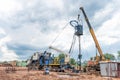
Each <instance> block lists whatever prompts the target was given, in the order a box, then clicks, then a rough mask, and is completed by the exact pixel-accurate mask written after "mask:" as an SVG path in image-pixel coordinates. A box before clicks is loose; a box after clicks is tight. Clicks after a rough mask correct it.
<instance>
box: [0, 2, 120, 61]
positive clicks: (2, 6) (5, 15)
mask: <svg viewBox="0 0 120 80" xmlns="http://www.w3.org/2000/svg"><path fill="white" fill-rule="evenodd" d="M80 6H83V7H84V9H85V11H86V14H87V16H88V17H89V20H90V23H91V25H92V27H93V29H94V31H95V34H96V36H97V39H98V41H99V43H100V46H101V48H102V51H103V53H113V54H114V55H117V51H119V50H120V36H119V35H120V27H119V26H120V20H119V19H120V9H119V8H120V0H102V1H101V0H0V61H4V60H24V59H27V58H29V57H30V56H31V55H32V54H33V53H34V52H36V51H41V52H43V51H44V50H46V49H47V48H48V46H50V45H52V46H54V47H56V48H59V49H61V50H63V51H66V52H67V51H68V50H69V48H70V45H71V41H72V36H73V34H74V28H73V27H71V26H70V25H69V21H71V20H74V19H77V15H78V14H80V15H81V17H80V18H81V20H82V22H83V26H84V35H83V36H82V37H81V48H82V55H83V57H82V59H83V60H86V59H89V57H91V56H93V55H95V53H96V49H95V44H94V41H93V39H92V37H91V35H90V33H89V30H88V27H87V25H86V23H85V20H84V18H83V15H82V13H81V12H80V10H79V8H80ZM65 26H66V28H65V29H64V30H63V28H64V27H65ZM59 34H60V35H59ZM58 35H59V37H58V38H57V39H56V41H55V42H54V43H53V44H51V43H52V41H53V40H54V39H55V38H56V36H58ZM77 46H78V41H76V44H75V48H74V51H73V53H72V54H71V56H72V57H73V56H74V57H76V56H77V54H78V53H77V52H78V47H77Z"/></svg>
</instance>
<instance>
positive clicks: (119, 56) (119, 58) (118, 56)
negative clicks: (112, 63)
mask: <svg viewBox="0 0 120 80" xmlns="http://www.w3.org/2000/svg"><path fill="white" fill-rule="evenodd" d="M117 53H118V55H117V58H118V60H120V51H118V52H117Z"/></svg>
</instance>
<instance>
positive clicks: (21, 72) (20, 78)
mask: <svg viewBox="0 0 120 80" xmlns="http://www.w3.org/2000/svg"><path fill="white" fill-rule="evenodd" d="M6 69H7V68H6V67H0V80H120V78H109V77H101V76H96V75H87V74H82V73H78V74H69V75H68V74H64V73H57V72H50V74H49V75H44V74H43V73H44V71H27V68H25V67H24V68H22V67H15V70H16V71H9V72H6Z"/></svg>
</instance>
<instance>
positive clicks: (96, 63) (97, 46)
mask: <svg viewBox="0 0 120 80" xmlns="http://www.w3.org/2000/svg"><path fill="white" fill-rule="evenodd" d="M80 10H81V11H82V13H83V15H84V18H85V20H86V23H87V25H88V28H89V31H90V33H91V35H92V38H93V40H94V42H95V45H96V48H97V50H98V52H99V54H100V57H99V56H98V55H96V58H95V61H94V63H92V64H94V65H92V66H89V67H90V68H91V67H92V68H94V69H98V70H99V61H104V60H105V57H104V55H103V52H102V50H101V47H100V45H99V43H98V40H97V38H96V35H95V33H94V30H93V28H92V27H91V24H90V22H89V19H88V17H87V15H86V13H85V11H84V9H83V7H80Z"/></svg>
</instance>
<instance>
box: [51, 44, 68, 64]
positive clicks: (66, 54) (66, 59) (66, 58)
mask: <svg viewBox="0 0 120 80" xmlns="http://www.w3.org/2000/svg"><path fill="white" fill-rule="evenodd" d="M49 49H53V50H56V51H58V52H60V53H63V54H64V55H65V64H67V63H69V61H70V55H69V53H65V52H64V51H62V50H59V49H57V48H55V47H53V46H49Z"/></svg>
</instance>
